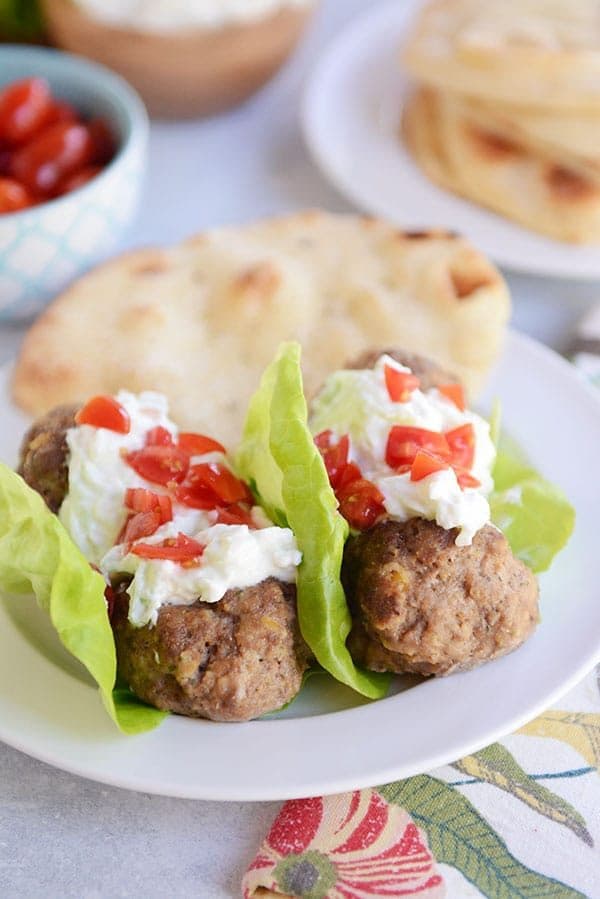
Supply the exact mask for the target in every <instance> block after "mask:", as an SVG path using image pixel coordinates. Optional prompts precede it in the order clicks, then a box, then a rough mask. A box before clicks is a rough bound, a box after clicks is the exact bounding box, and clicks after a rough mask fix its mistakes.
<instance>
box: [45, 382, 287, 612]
mask: <svg viewBox="0 0 600 899" xmlns="http://www.w3.org/2000/svg"><path fill="white" fill-rule="evenodd" d="M117 400H118V401H119V402H120V403H121V404H122V405H123V406H124V407H125V409H126V410H127V412H128V414H129V417H130V420H131V429H130V431H129V433H128V434H118V433H116V432H115V431H109V430H107V429H106V428H95V427H92V426H91V425H79V426H78V427H75V428H71V429H69V431H68V432H67V445H68V447H69V454H70V455H69V492H68V494H67V496H66V498H65V500H64V502H63V504H62V506H61V509H60V512H59V517H60V520H61V521H62V523H63V524H64V526H65V527H66V529H67V530H68V531H69V533H70V535H71V537H72V538H73V540H74V541H75V543H76V544H77V545H78V546H79V548H80V549H81V551H82V552H83V554H84V555H85V556H86V558H87V559H89V561H90V562H93V563H94V564H95V565H97V566H98V567H99V568H100V570H101V571H102V573H103V574H104V575H105V576H106V577H108V578H110V576H111V575H114V574H119V573H123V574H132V575H134V577H133V580H132V582H131V584H130V586H129V588H128V591H127V592H128V593H129V596H130V598H131V601H130V606H129V620H130V621H131V622H132V624H134V625H136V626H138V627H141V626H143V625H145V624H148V623H151V624H155V623H156V619H157V617H158V612H159V609H160V607H161V605H163V604H165V603H169V604H172V605H189V604H191V603H193V602H195V601H196V600H197V599H199V598H200V599H202V600H203V601H204V602H218V600H220V599H221V598H222V597H223V596H224V594H225V593H226V592H227V590H229V589H232V588H236V587H237V588H242V587H250V586H252V585H254V584H258V583H260V582H261V581H263V580H265V579H266V578H268V577H274V578H277V579H278V580H280V581H284V582H286V583H293V582H294V581H295V579H296V568H297V566H298V565H299V564H300V562H301V560H302V556H301V553H300V552H299V551H298V548H297V546H296V541H295V538H294V535H293V533H292V531H291V530H289V529H288V528H279V527H274V526H273V524H272V522H271V521H270V520H269V519H268V518H267V516H266V515H265V513H264V512H263V510H262V509H260V508H259V507H258V506H255V507H254V508H253V509H252V513H251V515H252V520H253V523H254V524H255V525H256V528H257V529H256V530H252V529H250V528H248V527H247V526H246V525H224V524H215V521H216V513H215V512H212V511H206V512H205V511H201V510H196V509H190V508H188V507H187V506H183V505H181V504H180V503H177V502H175V500H174V499H173V498H172V507H173V520H172V521H170V522H168V523H167V524H164V525H162V526H161V527H160V528H159V529H158V530H157V531H156V532H155V533H154V534H153V535H152V536H150V537H144V538H142V539H143V542H144V543H160V542H161V541H162V540H165V539H167V538H169V537H176V536H177V534H178V533H183V534H186V535H187V536H190V537H193V538H194V539H196V540H197V541H198V542H199V543H201V544H202V545H204V546H206V549H205V551H204V554H203V555H202V557H201V560H200V564H199V565H198V566H195V567H189V568H188V567H184V566H182V565H179V564H177V563H175V562H171V561H169V560H163V559H160V560H159V559H142V558H140V557H139V556H136V555H135V554H134V553H131V552H129V551H128V549H129V547H128V546H125V545H123V544H119V545H116V546H115V540H116V539H117V537H118V535H119V533H120V531H121V529H122V527H123V524H124V523H125V520H126V518H127V510H126V509H125V505H124V496H125V491H126V489H127V488H128V487H145V488H146V489H148V490H151V491H152V492H153V493H167V492H168V491H167V489H166V488H164V487H161V486H160V485H159V484H153V483H150V482H149V481H146V480H145V479H144V478H142V477H140V476H139V475H138V474H137V473H136V472H135V471H134V470H133V468H132V467H131V466H130V465H128V464H127V462H126V461H125V459H124V458H123V454H124V453H128V452H131V451H132V450H135V449H140V448H141V447H143V446H144V444H145V438H146V433H147V432H148V431H149V430H150V429H151V428H154V427H156V426H158V425H160V426H162V427H163V428H166V429H167V430H168V431H169V432H170V433H171V434H172V435H173V437H174V438H176V437H177V435H178V430H177V427H176V425H175V424H174V423H173V422H172V421H171V420H170V418H169V417H168V407H167V401H166V398H165V397H164V396H162V395H161V394H158V393H151V392H146V393H141V394H139V396H135V395H134V394H131V393H128V392H126V391H121V392H120V393H119V394H118V395H117ZM191 461H192V463H197V462H200V461H201V462H220V463H221V464H226V460H225V457H224V456H223V454H222V453H214V452H212V453H207V454H206V455H204V456H194V457H192V460H191Z"/></svg>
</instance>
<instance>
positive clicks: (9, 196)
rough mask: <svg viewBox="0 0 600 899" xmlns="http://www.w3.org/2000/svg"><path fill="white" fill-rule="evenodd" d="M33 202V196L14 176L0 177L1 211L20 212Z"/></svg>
mask: <svg viewBox="0 0 600 899" xmlns="http://www.w3.org/2000/svg"><path fill="white" fill-rule="evenodd" d="M32 203H33V197H32V196H31V194H30V193H29V191H28V190H27V188H26V187H25V186H24V185H23V184H20V183H19V181H15V179H14V178H2V177H0V212H18V211H19V209H27V207H28V206H31V205H32Z"/></svg>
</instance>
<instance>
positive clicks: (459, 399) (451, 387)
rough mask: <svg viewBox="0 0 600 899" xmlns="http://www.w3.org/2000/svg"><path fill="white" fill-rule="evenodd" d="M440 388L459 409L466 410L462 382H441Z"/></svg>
mask: <svg viewBox="0 0 600 899" xmlns="http://www.w3.org/2000/svg"><path fill="white" fill-rule="evenodd" d="M438 390H439V392H440V393H441V394H442V395H443V396H445V397H446V399H448V400H450V402H452V403H454V405H455V406H456V408H457V409H460V411H461V412H464V411H465V407H466V401H465V391H464V387H463V386H462V384H440V385H439V386H438Z"/></svg>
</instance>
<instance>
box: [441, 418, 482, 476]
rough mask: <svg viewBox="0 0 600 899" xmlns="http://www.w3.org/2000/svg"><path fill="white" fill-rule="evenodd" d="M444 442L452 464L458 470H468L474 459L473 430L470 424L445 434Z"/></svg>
mask: <svg viewBox="0 0 600 899" xmlns="http://www.w3.org/2000/svg"><path fill="white" fill-rule="evenodd" d="M446 440H447V441H448V446H449V447H450V452H451V455H452V464H453V465H456V466H457V467H458V468H470V467H471V466H472V464H473V459H474V458H475V429H474V427H473V425H472V424H467V425H461V426H460V428H454V430H453V431H447V432H446Z"/></svg>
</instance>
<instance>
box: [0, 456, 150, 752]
mask: <svg viewBox="0 0 600 899" xmlns="http://www.w3.org/2000/svg"><path fill="white" fill-rule="evenodd" d="M0 588H1V589H2V591H3V592H4V593H8V594H12V595H19V594H20V595H23V594H30V593H33V594H34V595H35V597H36V599H37V602H38V604H39V606H40V607H41V608H42V609H44V611H46V612H47V613H48V615H49V616H50V620H51V621H52V624H53V626H54V628H55V630H56V632H57V634H58V636H59V638H60V640H61V642H62V644H63V645H64V646H65V648H66V649H67V650H68V651H69V652H70V653H72V655H74V656H75V658H76V659H79V661H80V662H82V664H83V665H84V666H85V667H86V668H87V670H88V671H89V673H90V674H91V675H92V677H93V678H94V680H95V681H96V682H97V684H98V686H99V688H100V694H101V696H102V701H103V703H104V705H105V707H106V710H107V712H108V713H109V715H110V716H111V718H112V719H113V720H114V721H115V723H116V724H117V726H118V727H119V728H120V730H122V731H123V732H124V733H127V734H135V733H141V732H142V731H146V730H150V729H151V728H153V727H156V725H157V724H159V723H160V722H161V721H162V719H163V718H164V716H165V712H159V711H158V710H157V709H153V708H150V707H149V706H147V705H144V704H143V703H142V702H140V701H139V700H138V699H136V697H135V696H134V695H133V694H132V693H131V692H130V691H129V690H127V689H122V688H119V689H114V688H115V679H116V671H117V660H116V652H115V644H114V639H113V635H112V630H111V627H110V622H109V620H108V614H107V610H106V602H105V600H104V588H105V583H104V579H103V578H102V576H101V575H100V574H98V573H97V572H96V571H94V570H93V569H92V568H91V567H90V565H89V563H88V562H87V560H86V559H85V557H84V556H83V555H82V554H81V552H80V551H79V549H78V548H77V547H76V546H75V544H74V543H73V541H72V540H71V538H70V537H69V535H68V533H67V532H66V530H65V529H64V527H63V526H62V524H61V523H60V521H59V520H58V518H57V517H56V515H53V514H52V512H50V510H49V509H48V507H47V506H46V504H45V503H44V501H43V499H42V498H41V496H40V495H39V494H38V493H36V492H35V491H34V490H32V489H31V488H30V487H28V486H27V484H26V483H25V481H23V479H22V478H20V477H19V475H17V474H15V472H14V471H12V470H11V469H10V468H7V467H6V466H5V465H2V464H1V463H0Z"/></svg>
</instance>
